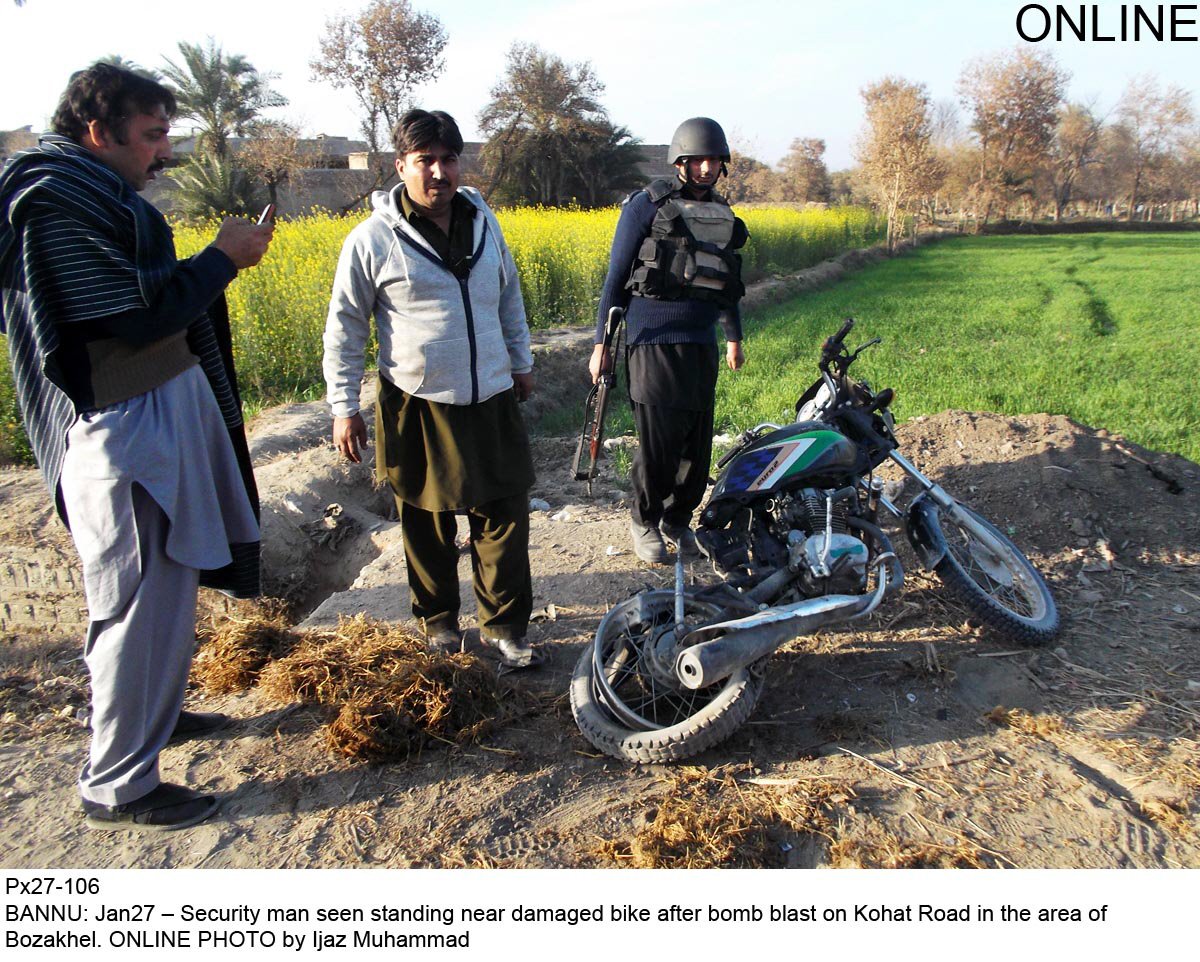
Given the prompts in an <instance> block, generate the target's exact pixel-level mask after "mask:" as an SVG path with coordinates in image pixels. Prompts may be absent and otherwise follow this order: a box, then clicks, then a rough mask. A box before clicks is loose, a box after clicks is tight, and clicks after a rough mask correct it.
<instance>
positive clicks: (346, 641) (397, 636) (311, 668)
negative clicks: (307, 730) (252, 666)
mask: <svg viewBox="0 0 1200 962" xmlns="http://www.w3.org/2000/svg"><path fill="white" fill-rule="evenodd" d="M421 656H425V657H428V654H427V653H426V651H425V643H424V641H423V640H422V639H421V638H419V637H418V636H417V635H416V634H414V633H413V632H412V631H410V630H408V629H407V628H404V627H401V626H398V625H390V624H388V623H387V622H384V621H372V620H370V619H368V618H367V617H365V616H364V615H356V616H355V617H353V618H344V617H343V618H341V619H340V620H339V621H338V626H337V628H335V629H334V630H333V631H314V632H309V633H308V634H306V635H305V636H304V639H303V640H302V641H301V642H300V643H299V644H297V645H296V646H295V648H294V649H293V650H292V652H291V654H289V655H288V656H287V657H286V658H282V659H280V660H279V661H277V662H275V663H274V664H272V665H270V666H269V667H268V668H267V669H266V670H265V671H264V672H263V673H262V677H261V678H260V679H259V684H258V688H259V691H261V692H263V694H265V695H267V697H269V698H272V699H274V700H275V701H278V702H279V703H281V704H287V703H290V702H293V701H299V702H303V703H305V704H319V705H333V704H336V703H337V702H339V701H340V700H341V699H342V697H343V696H344V694H345V692H346V691H347V690H349V689H353V688H357V687H361V686H363V685H369V684H370V683H371V682H372V681H373V680H375V679H378V678H380V677H382V676H385V675H389V674H392V673H393V672H395V671H397V669H398V668H399V666H400V665H401V664H403V663H405V662H410V661H412V660H414V659H417V658H419V657H421Z"/></svg>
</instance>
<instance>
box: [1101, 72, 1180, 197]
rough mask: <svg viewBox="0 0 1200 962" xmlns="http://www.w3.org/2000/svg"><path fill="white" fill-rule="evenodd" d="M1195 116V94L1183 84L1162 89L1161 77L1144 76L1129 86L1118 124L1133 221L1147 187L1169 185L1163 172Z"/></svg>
mask: <svg viewBox="0 0 1200 962" xmlns="http://www.w3.org/2000/svg"><path fill="white" fill-rule="evenodd" d="M1194 117H1195V115H1194V113H1193V112H1192V106H1191V95H1190V94H1189V93H1188V92H1187V91H1185V90H1184V89H1183V88H1181V87H1168V88H1167V89H1166V90H1160V89H1159V85H1158V80H1157V79H1155V78H1154V77H1151V76H1148V75H1143V76H1140V77H1135V78H1134V79H1133V80H1131V81H1130V83H1129V85H1128V86H1127V87H1126V88H1125V92H1124V93H1123V94H1122V95H1121V100H1120V102H1119V103H1118V104H1117V124H1118V125H1119V126H1120V127H1121V129H1122V131H1123V134H1124V140H1125V148H1126V149H1125V166H1126V168H1127V177H1128V183H1129V213H1128V219H1129V220H1132V219H1133V215H1134V213H1135V211H1136V209H1137V205H1138V203H1139V202H1140V201H1141V200H1142V199H1143V197H1142V191H1143V189H1144V188H1146V187H1147V186H1157V187H1161V186H1165V180H1164V178H1162V177H1161V176H1160V175H1161V174H1162V172H1163V171H1164V168H1165V167H1166V166H1167V164H1168V158H1169V157H1170V155H1171V152H1172V150H1173V149H1174V148H1176V147H1177V146H1179V145H1180V143H1181V142H1182V139H1183V137H1184V134H1185V133H1186V132H1187V129H1188V127H1190V126H1191V123H1192V121H1193V119H1194ZM1147 215H1149V211H1147Z"/></svg>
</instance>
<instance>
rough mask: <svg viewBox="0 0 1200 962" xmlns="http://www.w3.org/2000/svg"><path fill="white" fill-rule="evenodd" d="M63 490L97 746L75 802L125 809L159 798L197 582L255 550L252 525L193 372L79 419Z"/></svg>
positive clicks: (186, 662)
mask: <svg viewBox="0 0 1200 962" xmlns="http://www.w3.org/2000/svg"><path fill="white" fill-rule="evenodd" d="M60 484H61V491H62V496H63V501H64V503H65V504H66V508H67V513H68V517H69V518H70V519H71V533H72V535H73V536H74V538H75V545H76V547H77V548H78V549H79V555H80V558H81V559H82V561H83V577H84V591H85V593H86V595H87V602H88V612H89V617H90V619H91V625H90V627H89V629H88V635H87V642H86V646H85V649H84V657H85V660H86V662H87V666H88V671H89V672H90V673H91V676H92V745H91V753H90V757H89V760H88V763H87V765H86V766H85V767H84V770H83V773H82V775H81V777H80V781H79V785H80V792H81V794H82V795H83V797H84V798H86V799H88V800H89V801H93V802H99V803H101V804H103V805H121V804H124V803H125V802H129V801H133V800H134V799H138V798H141V797H142V796H143V795H145V794H147V793H148V792H150V791H151V790H153V789H154V788H155V787H156V786H157V785H158V753H159V752H160V751H161V750H162V748H163V746H164V745H166V743H167V739H168V738H170V736H171V730H172V728H173V727H174V725H175V721H176V719H177V718H178V717H179V710H180V708H181V706H182V705H183V696H184V690H185V688H186V686H187V675H188V667H189V666H190V665H191V661H192V652H193V647H194V643H195V617H196V588H197V585H198V582H199V574H200V571H201V570H202V569H204V570H212V569H217V568H221V567H223V566H225V565H226V564H228V563H229V561H230V551H229V545H230V544H238V543H244V542H251V541H255V540H257V539H258V522H257V521H256V520H255V517H254V513H253V511H252V510H251V507H250V503H249V500H248V499H247V497H246V491H245V487H244V485H243V483H242V479H241V475H240V473H239V469H238V464H237V460H236V458H235V456H234V452H233V447H232V445H231V444H230V441H229V435H228V432H227V431H226V429H225V424H224V421H223V420H222V419H221V412H220V410H219V408H218V407H217V402H216V400H215V399H214V397H213V393H212V389H211V388H210V387H209V385H208V381H207V380H206V379H205V377H204V374H203V373H202V372H201V370H200V368H199V367H198V366H193V367H191V368H189V369H188V370H187V371H184V372H183V373H182V374H180V375H177V376H176V377H174V378H172V379H171V380H170V381H168V382H167V383H166V384H164V385H162V386H161V387H158V388H155V389H154V390H152V391H148V392H146V393H145V394H140V395H138V396H137V397H134V398H131V399H129V400H128V401H122V402H120V403H118V404H114V405H111V406H109V407H105V408H101V409H100V410H98V411H91V412H86V413H84V414H81V415H80V416H79V418H78V419H77V420H76V422H75V424H74V425H73V426H72V427H71V430H70V431H69V432H68V433H67V454H66V458H65V460H64V462H63V470H62V477H61V480H60ZM135 691H136V692H137V693H138V697H130V696H131V693H133V692H135Z"/></svg>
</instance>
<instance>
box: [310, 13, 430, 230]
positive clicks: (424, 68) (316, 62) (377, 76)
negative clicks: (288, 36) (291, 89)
mask: <svg viewBox="0 0 1200 962" xmlns="http://www.w3.org/2000/svg"><path fill="white" fill-rule="evenodd" d="M446 41H447V37H446V31H445V29H444V28H443V27H442V24H441V21H440V20H438V18H437V17H435V16H434V15H433V14H431V13H420V12H418V11H416V10H414V9H413V7H412V4H410V3H409V2H408V0H371V2H370V3H369V4H368V5H367V6H366V7H365V8H364V9H363V10H362V11H360V12H359V13H358V14H355V15H347V14H341V15H339V16H336V17H334V18H332V19H331V20H328V21H327V22H326V24H325V35H324V36H323V37H322V38H321V53H320V56H319V57H317V58H315V59H313V60H312V61H310V63H309V68H310V69H311V70H312V72H313V76H314V77H315V78H317V79H318V80H326V81H328V82H329V83H330V85H331V86H333V87H335V88H338V89H341V88H343V87H348V88H349V89H350V90H351V92H352V93H353V94H354V99H355V100H357V101H358V105H359V108H360V110H361V111H362V116H361V124H362V132H363V135H364V136H365V137H366V139H367V145H368V149H369V150H370V151H371V153H372V154H378V153H379V152H380V151H381V150H383V149H384V148H385V144H386V142H387V138H388V137H389V136H390V134H391V131H392V128H393V127H395V125H396V122H397V121H398V120H399V119H400V118H401V117H402V116H403V115H404V113H405V112H406V111H407V110H408V109H409V108H411V107H412V106H413V91H414V90H416V88H417V87H418V86H420V85H421V84H423V83H428V82H429V81H430V80H434V79H436V78H437V77H438V76H440V75H441V72H442V69H443V68H444V66H445V60H444V58H443V52H444V51H445V49H446ZM373 167H374V170H375V183H374V184H372V186H371V187H369V188H368V189H367V191H366V192H365V193H364V194H362V195H361V196H359V197H357V198H355V199H354V200H353V201H351V202H350V204H349V205H348V207H347V209H349V207H353V206H355V205H356V204H357V203H358V202H359V201H360V200H362V198H363V197H365V196H366V195H367V194H368V193H370V192H371V191H372V190H374V189H375V188H377V187H380V186H382V185H383V184H385V183H387V181H388V180H389V179H390V178H391V176H392V174H393V169H392V167H391V166H390V165H389V164H385V163H382V162H380V161H378V159H376V161H375V163H374V164H373Z"/></svg>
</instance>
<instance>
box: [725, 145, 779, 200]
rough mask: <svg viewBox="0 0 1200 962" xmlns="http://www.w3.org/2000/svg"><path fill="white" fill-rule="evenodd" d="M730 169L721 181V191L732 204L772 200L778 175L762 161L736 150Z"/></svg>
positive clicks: (731, 158) (732, 156) (731, 156)
mask: <svg viewBox="0 0 1200 962" xmlns="http://www.w3.org/2000/svg"><path fill="white" fill-rule="evenodd" d="M728 167H729V174H728V176H727V177H726V178H725V179H724V180H723V181H721V186H720V190H721V193H723V194H724V195H725V198H726V199H727V200H728V201H729V202H730V203H731V204H736V203H739V202H740V203H755V202H761V201H765V200H769V199H770V196H771V193H772V190H773V189H774V181H775V176H776V175H775V172H774V171H772V170H771V168H770V167H768V166H767V165H766V164H764V163H763V162H762V161H761V160H759V159H758V158H757V157H754V156H751V155H750V154H748V153H744V152H742V151H740V150H737V149H734V151H733V153H732V154H731V155H730V158H729V165H728Z"/></svg>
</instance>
